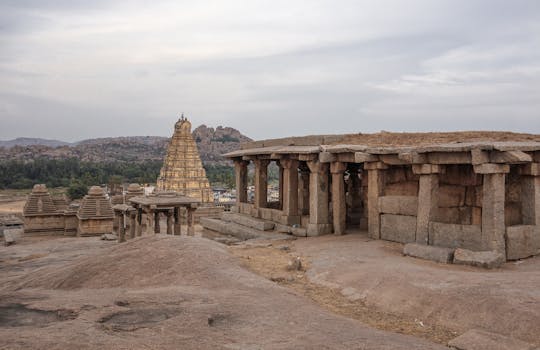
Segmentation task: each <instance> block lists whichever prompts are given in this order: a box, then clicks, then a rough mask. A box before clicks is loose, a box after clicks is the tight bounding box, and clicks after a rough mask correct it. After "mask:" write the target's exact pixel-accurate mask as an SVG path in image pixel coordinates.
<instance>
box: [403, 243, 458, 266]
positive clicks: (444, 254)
mask: <svg viewBox="0 0 540 350" xmlns="http://www.w3.org/2000/svg"><path fill="white" fill-rule="evenodd" d="M403 254H405V255H409V256H412V257H415V258H421V259H426V260H432V261H436V262H440V263H444V264H449V263H451V262H452V260H453V259H454V249H452V248H442V247H434V246H430V245H425V244H417V243H407V244H405V246H404V247H403Z"/></svg>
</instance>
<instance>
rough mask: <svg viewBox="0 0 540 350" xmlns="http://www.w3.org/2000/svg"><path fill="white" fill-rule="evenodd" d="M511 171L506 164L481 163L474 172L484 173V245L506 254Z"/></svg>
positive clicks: (486, 247)
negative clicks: (506, 207) (507, 191)
mask: <svg viewBox="0 0 540 350" xmlns="http://www.w3.org/2000/svg"><path fill="white" fill-rule="evenodd" d="M509 171H510V167H509V166H508V165H506V164H491V163H486V164H480V165H475V166H474V172H475V173H477V174H483V175H484V180H483V189H482V246H483V249H485V250H495V251H498V252H500V253H502V254H504V255H506V244H505V239H504V236H505V233H506V225H505V223H504V196H505V187H504V183H505V174H506V173H508V172H509Z"/></svg>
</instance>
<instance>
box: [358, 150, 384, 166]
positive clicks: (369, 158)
mask: <svg viewBox="0 0 540 350" xmlns="http://www.w3.org/2000/svg"><path fill="white" fill-rule="evenodd" d="M378 160H379V157H378V156H376V155H374V154H370V153H366V152H354V162H355V163H365V162H376V161H378Z"/></svg>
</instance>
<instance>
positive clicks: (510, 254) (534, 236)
mask: <svg viewBox="0 0 540 350" xmlns="http://www.w3.org/2000/svg"><path fill="white" fill-rule="evenodd" d="M539 253H540V231H539V230H538V229H537V228H536V226H533V225H517V226H509V227H507V228H506V259H508V260H517V259H524V258H527V257H529V256H533V255H536V254H539Z"/></svg>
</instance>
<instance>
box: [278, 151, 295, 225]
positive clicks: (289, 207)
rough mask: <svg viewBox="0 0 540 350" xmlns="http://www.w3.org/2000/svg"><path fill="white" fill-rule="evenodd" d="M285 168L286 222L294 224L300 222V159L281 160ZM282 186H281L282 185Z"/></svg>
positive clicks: (283, 192) (284, 213)
mask: <svg viewBox="0 0 540 350" xmlns="http://www.w3.org/2000/svg"><path fill="white" fill-rule="evenodd" d="M281 166H282V169H283V175H282V177H283V190H282V191H281V192H282V196H283V215H284V216H285V218H284V222H283V223H284V224H287V225H292V224H299V223H300V216H299V215H298V160H296V159H283V160H281ZM280 188H281V187H280Z"/></svg>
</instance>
